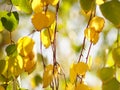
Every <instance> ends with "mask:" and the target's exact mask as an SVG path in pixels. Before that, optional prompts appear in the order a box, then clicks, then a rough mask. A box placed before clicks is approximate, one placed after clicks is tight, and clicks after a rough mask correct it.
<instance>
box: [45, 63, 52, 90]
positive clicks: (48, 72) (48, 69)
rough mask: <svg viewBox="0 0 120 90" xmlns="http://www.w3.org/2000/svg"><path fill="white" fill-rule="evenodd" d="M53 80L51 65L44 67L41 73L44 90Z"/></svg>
mask: <svg viewBox="0 0 120 90" xmlns="http://www.w3.org/2000/svg"><path fill="white" fill-rule="evenodd" d="M52 80H53V65H51V64H50V65H47V66H46V67H45V71H44V73H43V88H46V87H47V86H48V85H50V83H51V81H52Z"/></svg>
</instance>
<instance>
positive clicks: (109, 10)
mask: <svg viewBox="0 0 120 90" xmlns="http://www.w3.org/2000/svg"><path fill="white" fill-rule="evenodd" d="M100 10H101V12H102V14H103V16H104V17H105V18H106V19H108V20H109V21H111V22H112V23H113V24H114V25H115V26H116V27H120V1H118V0H111V1H108V2H105V3H104V4H102V5H101V6H100Z"/></svg>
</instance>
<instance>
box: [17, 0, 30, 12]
mask: <svg viewBox="0 0 120 90" xmlns="http://www.w3.org/2000/svg"><path fill="white" fill-rule="evenodd" d="M18 9H20V10H21V11H23V12H25V13H28V14H30V13H32V7H31V0H19V5H18Z"/></svg>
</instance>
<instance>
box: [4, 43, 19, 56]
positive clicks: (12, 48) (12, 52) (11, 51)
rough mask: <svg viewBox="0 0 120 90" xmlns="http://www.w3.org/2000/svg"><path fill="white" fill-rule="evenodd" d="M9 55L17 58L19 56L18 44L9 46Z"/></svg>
mask: <svg viewBox="0 0 120 90" xmlns="http://www.w3.org/2000/svg"><path fill="white" fill-rule="evenodd" d="M6 52H7V55H8V56H10V55H12V56H16V55H17V45H16V44H11V45H9V46H7V48H6Z"/></svg>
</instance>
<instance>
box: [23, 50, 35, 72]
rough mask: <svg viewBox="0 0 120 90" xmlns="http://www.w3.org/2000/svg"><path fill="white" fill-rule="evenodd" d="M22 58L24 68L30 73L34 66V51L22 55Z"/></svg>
mask: <svg viewBox="0 0 120 90" xmlns="http://www.w3.org/2000/svg"><path fill="white" fill-rule="evenodd" d="M23 60H24V70H25V71H26V72H28V74H30V73H31V72H32V71H34V69H35V67H36V61H35V60H34V53H33V52H31V53H29V55H28V56H26V57H23Z"/></svg>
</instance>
